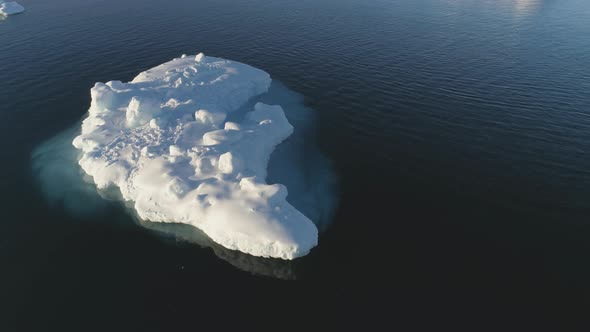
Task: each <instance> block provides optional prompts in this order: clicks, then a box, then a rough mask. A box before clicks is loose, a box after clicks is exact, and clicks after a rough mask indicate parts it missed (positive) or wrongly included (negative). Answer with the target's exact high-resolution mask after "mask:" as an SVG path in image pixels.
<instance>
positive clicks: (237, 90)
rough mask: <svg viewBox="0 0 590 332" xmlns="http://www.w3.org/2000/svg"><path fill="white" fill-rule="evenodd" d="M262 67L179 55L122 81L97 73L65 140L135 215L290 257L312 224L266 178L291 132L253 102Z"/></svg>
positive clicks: (277, 110) (303, 246)
mask: <svg viewBox="0 0 590 332" xmlns="http://www.w3.org/2000/svg"><path fill="white" fill-rule="evenodd" d="M270 83H271V79H270V76H269V75H268V74H267V73H265V72H264V71H262V70H259V69H256V68H253V67H250V66H247V65H245V64H241V63H237V62H233V61H228V60H223V59H219V58H213V57H205V56H204V55H203V54H199V55H197V56H183V57H181V58H178V59H174V60H172V61H170V62H167V63H165V64H162V65H160V66H157V67H155V68H152V69H150V70H147V71H145V72H142V73H140V74H139V75H138V76H137V77H135V78H134V79H133V80H132V81H131V82H129V83H122V82H120V81H111V82H108V83H106V84H103V83H97V84H96V85H95V86H94V87H93V88H92V90H91V96H92V103H91V106H90V109H89V111H88V113H89V115H88V118H86V119H85V120H84V122H83V124H82V132H81V134H80V135H79V136H77V137H76V138H75V139H74V142H73V144H74V146H75V147H76V148H77V149H79V150H80V151H81V152H82V156H81V159H80V160H79V164H80V166H81V167H82V168H83V169H84V171H85V172H86V173H88V174H89V175H90V176H92V178H93V179H94V182H95V183H96V186H97V187H98V188H107V187H112V186H114V187H118V188H119V189H120V191H121V194H122V196H123V198H124V199H125V200H128V201H131V202H133V205H134V208H135V210H136V211H137V213H138V215H139V216H140V217H141V218H142V219H146V220H150V221H154V222H166V223H183V224H189V225H192V226H195V227H198V228H199V229H201V230H202V231H203V232H204V233H206V234H207V235H208V236H209V237H210V238H211V239H212V240H213V241H215V242H217V243H219V244H221V245H222V246H224V247H226V248H229V249H234V250H239V251H242V252H245V253H248V254H251V255H254V256H261V257H276V258H283V259H293V258H296V257H299V256H302V255H305V254H307V253H308V252H309V250H310V249H311V248H312V247H314V246H315V245H316V244H317V236H318V231H317V228H316V227H315V225H314V224H313V223H312V222H311V221H310V220H309V219H308V218H307V217H305V216H304V215H303V214H302V213H300V212H299V211H298V210H296V209H295V208H294V207H293V206H291V205H290V204H289V203H288V202H287V201H286V197H287V188H286V187H284V186H283V185H280V184H272V185H268V184H266V182H265V179H266V170H267V164H268V160H269V157H270V154H271V152H272V151H273V150H274V148H275V146H276V145H278V144H279V143H280V142H281V141H283V140H284V139H286V138H287V137H288V136H289V135H291V133H292V132H293V127H292V126H291V125H290V124H289V122H288V121H287V118H286V117H285V115H284V113H283V110H282V108H281V107H280V106H270V105H265V104H262V103H258V104H256V105H255V107H254V110H252V111H250V112H248V113H247V114H246V115H245V117H244V119H243V120H242V121H241V122H240V123H235V122H229V121H226V118H227V116H228V115H229V114H230V113H232V112H235V111H236V110H237V109H238V108H240V106H242V105H244V104H245V103H246V102H247V101H248V100H249V99H250V98H252V97H254V96H257V95H260V94H262V93H264V92H266V91H267V90H268V88H269V86H270Z"/></svg>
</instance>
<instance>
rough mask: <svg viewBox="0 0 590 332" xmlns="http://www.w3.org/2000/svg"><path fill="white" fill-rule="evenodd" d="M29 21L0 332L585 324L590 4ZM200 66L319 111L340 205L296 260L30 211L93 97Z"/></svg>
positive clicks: (5, 198) (35, 6) (43, 10)
mask: <svg viewBox="0 0 590 332" xmlns="http://www.w3.org/2000/svg"><path fill="white" fill-rule="evenodd" d="M19 2H20V3H21V4H23V5H24V6H25V7H26V8H27V12H25V13H24V14H22V15H17V16H12V17H9V18H7V19H5V20H2V21H0V152H1V153H2V154H1V156H0V160H1V162H0V180H1V182H0V185H1V187H0V188H2V192H0V202H1V205H0V206H1V211H2V217H1V218H0V309H1V310H0V331H49V330H55V331H65V330H74V331H89V330H95V329H96V330H100V331H119V330H124V331H146V330H162V331H177V330H179V329H182V330H183V331H189V330H190V331H193V330H205V331H210V330H212V329H211V328H206V327H204V326H206V325H213V326H216V327H218V328H219V329H223V328H224V327H228V326H243V325H251V324H256V325H258V326H260V327H264V326H267V327H272V326H283V325H287V326H292V325H298V324H302V325H303V326H307V327H308V328H311V327H314V326H316V324H319V323H320V322H328V323H329V324H330V325H329V326H331V327H333V328H337V327H340V326H343V327H353V326H356V325H357V324H358V326H359V329H360V330H363V331H364V330H366V331H372V330H376V328H370V327H368V326H369V325H372V324H380V325H383V324H387V325H388V326H389V328H388V329H387V330H396V329H399V330H400V331H406V330H407V328H406V327H407V326H408V324H410V325H409V326H411V327H413V328H415V329H418V330H420V329H421V327H424V328H426V327H427V326H434V327H438V328H439V329H442V328H443V327H468V328H470V329H471V331H481V330H488V329H490V330H494V329H495V330H496V331H498V328H503V330H510V329H511V328H518V327H521V331H523V329H522V328H524V330H526V327H531V325H530V324H542V326H545V327H548V326H555V328H557V327H559V326H561V327H562V328H563V325H562V324H566V323H567V324H574V323H575V324H580V325H578V327H579V326H581V324H583V323H584V319H585V315H586V314H587V313H588V309H590V303H589V302H590V218H589V215H590V154H589V152H590V2H589V1H587V0H560V1H556V0H299V1H291V0H240V1H238V0H214V1H213V0H209V1H199V0H167V1H162V0H159V1H156V0H84V1H81V0H52V1H48V0H47V1H44V0H19ZM198 52H204V53H206V54H208V55H213V56H218V57H223V58H227V59H233V60H237V61H240V62H244V63H248V64H250V65H253V66H255V67H258V68H261V69H263V70H265V71H267V72H268V73H270V74H271V76H273V78H274V79H276V80H278V81H281V82H282V83H284V84H285V85H286V86H287V87H289V88H290V89H291V90H294V91H296V92H298V93H300V94H302V95H303V96H304V97H305V103H306V105H307V106H309V107H310V108H312V109H313V110H315V112H316V114H317V116H318V119H317V121H318V123H317V125H318V138H317V139H318V142H319V145H320V147H321V149H322V151H323V153H324V154H325V155H327V156H328V157H329V158H330V159H331V160H332V161H333V163H334V167H335V169H336V170H337V173H338V176H339V178H340V188H339V192H338V198H339V200H340V205H339V208H338V210H337V211H336V215H335V217H334V220H333V222H332V224H331V225H330V226H329V227H328V228H327V230H326V231H325V232H323V233H322V235H321V237H320V245H319V247H317V248H316V249H314V250H313V251H312V253H311V254H310V255H309V256H307V257H305V258H303V259H299V260H295V261H293V262H282V261H272V260H260V259H253V258H251V257H247V256H244V255H239V254H236V253H233V252H229V251H224V250H222V249H220V248H216V247H213V248H201V247H198V246H194V245H189V244H186V243H177V242H176V241H169V240H168V241H167V240H166V239H163V238H162V236H160V235H158V234H157V233H154V232H153V231H150V230H147V229H145V228H144V227H141V226H139V225H138V224H137V222H136V221H135V220H134V219H133V218H132V217H131V216H130V214H129V213H128V212H127V211H126V209H125V208H124V207H123V206H122V205H121V204H118V203H116V202H105V203H104V206H102V207H101V208H100V209H98V210H97V212H96V213H93V214H91V215H86V216H84V217H81V216H79V215H78V214H72V213H71V211H69V209H67V208H66V207H67V205H68V202H66V201H48V200H47V199H46V197H45V196H44V195H43V193H42V192H43V188H42V186H41V185H40V184H39V181H38V175H39V174H37V171H36V169H35V168H34V167H33V166H32V153H33V151H34V150H35V148H36V147H38V146H39V145H40V144H42V143H43V142H45V141H47V140H48V139H50V138H52V137H54V136H55V135H57V134H58V133H60V132H63V131H64V130H67V129H68V128H72V127H73V126H75V125H76V124H77V123H78V122H79V121H80V119H81V118H82V117H83V116H84V114H85V112H86V111H87V109H88V107H89V102H90V96H89V89H90V88H91V87H92V86H93V84H94V82H97V81H101V82H106V81H109V80H122V81H128V80H130V79H132V78H133V77H134V76H135V75H136V74H137V73H139V72H140V71H143V70H146V69H148V68H150V67H153V66H155V65H158V64H160V63H163V62H166V61H168V60H170V59H172V58H174V57H177V56H179V55H180V54H182V53H187V54H196V53H198ZM56 151H57V152H56V156H55V157H56V158H60V157H61V156H60V155H59V150H56ZM64 167H65V166H64ZM50 171H51V170H50ZM51 174H53V173H51ZM60 174H61V173H60V170H59V169H56V170H55V175H54V177H55V179H57V182H58V183H59V180H60V178H59V176H60ZM63 190H66V191H67V190H68V188H63ZM312 319H313V322H314V323H312ZM519 323H523V324H524V325H518V324H519ZM276 324H282V325H276ZM552 324H554V325H552ZM387 325H386V326H387ZM562 330H566V329H562Z"/></svg>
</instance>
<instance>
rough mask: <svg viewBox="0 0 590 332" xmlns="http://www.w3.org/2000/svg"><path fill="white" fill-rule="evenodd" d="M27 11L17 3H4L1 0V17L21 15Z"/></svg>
mask: <svg viewBox="0 0 590 332" xmlns="http://www.w3.org/2000/svg"><path fill="white" fill-rule="evenodd" d="M24 11H25V7H23V6H21V5H20V4H19V3H18V2H16V1H8V2H6V1H4V0H0V15H4V16H8V15H14V14H19V13H22V12H24Z"/></svg>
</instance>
